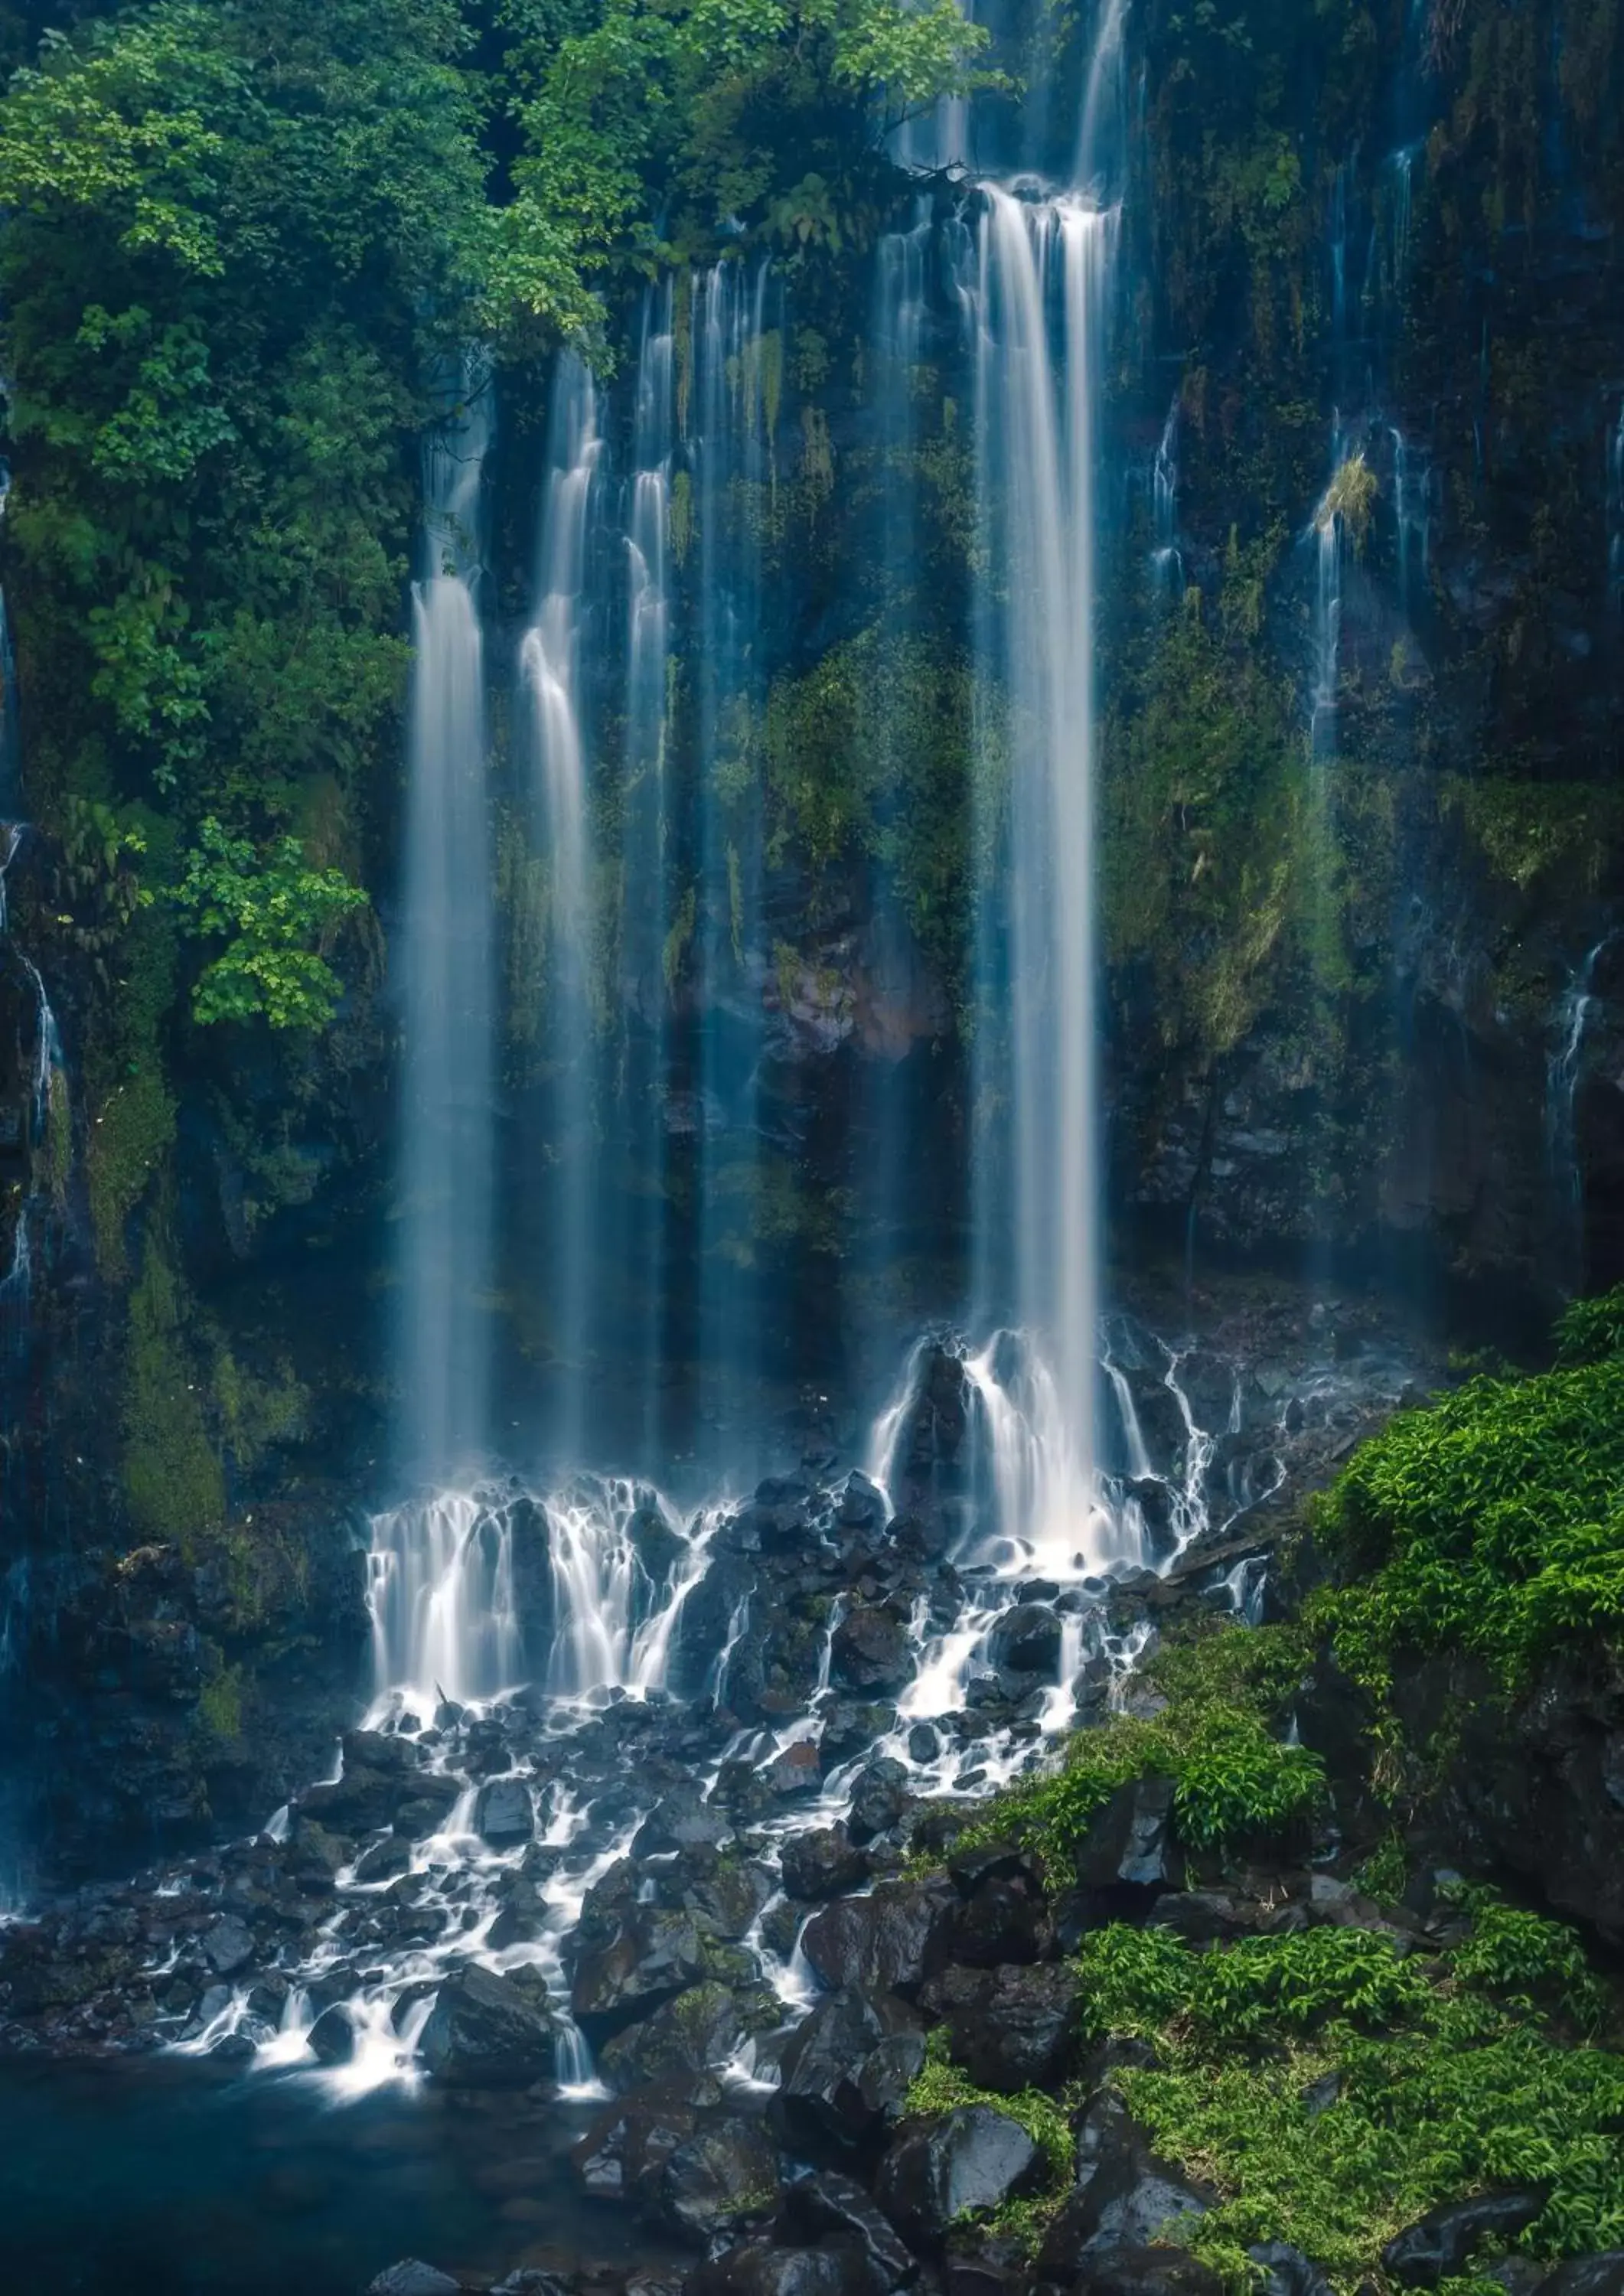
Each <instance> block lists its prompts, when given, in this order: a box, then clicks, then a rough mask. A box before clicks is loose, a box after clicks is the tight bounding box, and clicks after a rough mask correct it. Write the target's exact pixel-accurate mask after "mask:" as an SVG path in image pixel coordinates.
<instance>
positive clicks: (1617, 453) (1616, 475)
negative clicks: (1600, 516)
mask: <svg viewBox="0 0 1624 2296" xmlns="http://www.w3.org/2000/svg"><path fill="white" fill-rule="evenodd" d="M1607 597H1608V603H1610V604H1611V606H1612V611H1613V612H1614V613H1615V614H1618V615H1620V616H1624V401H1620V406H1619V420H1618V424H1617V427H1616V428H1615V430H1613V431H1612V435H1611V437H1610V438H1609V439H1608V441H1607Z"/></svg>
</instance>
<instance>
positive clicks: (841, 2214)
mask: <svg viewBox="0 0 1624 2296" xmlns="http://www.w3.org/2000/svg"><path fill="white" fill-rule="evenodd" d="M778 2231H779V2233H780V2234H781V2235H782V2236H783V2238H785V2239H787V2240H790V2241H799V2242H804V2243H812V2242H816V2241H817V2240H819V2239H822V2238H823V2237H824V2236H825V2235H830V2234H834V2235H844V2236H848V2237H850V2238H852V2239H855V2240H856V2241H857V2243H859V2245H860V2246H861V2248H862V2251H863V2254H864V2257H865V2260H866V2262H867V2265H868V2267H869V2273H870V2277H871V2280H872V2281H873V2282H874V2284H875V2285H876V2286H877V2287H879V2288H883V2289H888V2290H889V2289H893V2288H903V2287H906V2285H907V2284H908V2282H909V2281H911V2280H912V2279H914V2278H915V2276H916V2275H917V2273H918V2270H919V2267H918V2265H917V2264H916V2263H915V2259H914V2258H913V2257H912V2256H911V2255H910V2254H909V2253H908V2251H907V2250H906V2248H905V2247H904V2245H903V2243H901V2241H899V2240H898V2237H897V2235H896V2233H895V2232H894V2231H893V2229H892V2227H891V2226H890V2223H889V2222H888V2221H887V2219H886V2218H885V2217H884V2216H882V2214H881V2212H880V2210H878V2209H877V2208H876V2207H875V2206H874V2202H873V2201H871V2200H870V2198H869V2196H868V2194H866V2193H865V2191H864V2189H863V2187H862V2185H858V2184H856V2183H854V2182H853V2180H852V2179H851V2178H850V2177H842V2176H841V2175H840V2173H839V2172H838V2171H837V2170H835V2169H823V2170H821V2171H819V2172H818V2173H817V2174H816V2175H813V2176H809V2177H797V2178H796V2180H795V2182H794V2183H793V2184H792V2185H791V2186H790V2187H789V2189H788V2190H787V2192H786V2193H785V2194H784V2196H783V2207H782V2209H781V2210H780V2211H779V2218H778Z"/></svg>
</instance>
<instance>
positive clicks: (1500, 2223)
mask: <svg viewBox="0 0 1624 2296" xmlns="http://www.w3.org/2000/svg"><path fill="white" fill-rule="evenodd" d="M1546 2198H1547V2195H1546V2194H1545V2193H1543V2192H1540V2191H1537V2190H1534V2189H1533V2188H1531V2187H1528V2188H1522V2189H1519V2190H1515V2191H1512V2192H1505V2193H1484V2194H1480V2195H1479V2196H1478V2197H1477V2198H1476V2199H1475V2200H1470V2201H1453V2202H1448V2204H1447V2205H1446V2206H1444V2207H1443V2208H1438V2209H1430V2210H1428V2211H1427V2214H1426V2215H1425V2216H1424V2217H1422V2218H1419V2219H1418V2220H1417V2222H1415V2224H1413V2225H1410V2226H1407V2227H1406V2229H1405V2230H1404V2231H1403V2232H1401V2233H1399V2234H1398V2236H1397V2237H1396V2238H1395V2239H1393V2240H1390V2241H1389V2242H1388V2243H1387V2246H1386V2247H1385V2248H1384V2249H1383V2250H1382V2265H1383V2266H1384V2267H1385V2268H1386V2270H1387V2272H1388V2273H1389V2274H1390V2276H1391V2277H1392V2278H1393V2279H1395V2280H1397V2281H1398V2283H1399V2284H1400V2285H1401V2286H1403V2287H1406V2288H1436V2287H1437V2285H1438V2284H1439V2281H1440V2280H1447V2279H1450V2278H1453V2277H1454V2276H1455V2275H1456V2274H1457V2273H1458V2272H1460V2271H1461V2270H1462V2269H1463V2267H1464V2265H1465V2264H1466V2262H1467V2260H1468V2259H1469V2258H1470V2257H1472V2255H1474V2254H1475V2253H1476V2251H1478V2250H1479V2249H1480V2248H1481V2247H1482V2246H1483V2244H1484V2243H1485V2242H1487V2241H1490V2240H1492V2241H1496V2242H1505V2241H1510V2240H1514V2239H1515V2238H1516V2236H1517V2235H1518V2234H1519V2233H1520V2232H1526V2231H1527V2230H1528V2227H1529V2226H1530V2225H1531V2224H1532V2223H1533V2221H1534V2219H1535V2218H1536V2217H1537V2216H1538V2215H1539V2214H1540V2212H1541V2211H1542V2210H1543V2209H1544V2207H1545V2204H1546Z"/></svg>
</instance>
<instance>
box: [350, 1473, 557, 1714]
mask: <svg viewBox="0 0 1624 2296" xmlns="http://www.w3.org/2000/svg"><path fill="white" fill-rule="evenodd" d="M368 1579H369V1587H368V1607H369V1609H370V1610H371V1612H372V1620H373V1679H374V1681H375V1683H376V1685H377V1688H378V1692H379V1693H380V1695H381V1696H385V1697H387V1696H388V1695H389V1694H390V1693H395V1694H396V1695H397V1698H398V1701H400V1702H404V1703H405V1705H406V1707H407V1708H408V1709H409V1710H411V1711H413V1712H414V1713H417V1714H418V1715H420V1716H423V1717H428V1716H431V1715H432V1713H433V1711H434V1709H435V1708H436V1707H437V1706H439V1704H440V1702H441V1701H442V1700H444V1699H451V1700H453V1701H455V1702H456V1703H457V1704H458V1705H465V1704H466V1703H468V1702H470V1701H471V1700H475V1699H481V1698H490V1697H493V1696H494V1695H495V1694H496V1693H497V1692H498V1691H500V1690H504V1689H506V1688H508V1687H509V1686H510V1685H512V1684H513V1683H514V1682H515V1681H517V1679H518V1678H519V1672H520V1667H521V1638H520V1634H519V1622H518V1617H517V1612H516V1610H515V1606H514V1601H513V1526H512V1522H511V1520H510V1518H509V1515H508V1513H507V1512H506V1510H505V1509H504V1508H503V1507H501V1506H492V1505H487V1504H486V1503H485V1502H484V1501H482V1500H481V1499H480V1498H479V1497H476V1496H475V1495H473V1494H472V1493H469V1492H462V1491H445V1492H441V1493H439V1494H438V1495H437V1496H436V1497H433V1498H431V1499H428V1500H424V1501H420V1502H415V1503H414V1504H413V1505H409V1506H403V1507H397V1508H395V1509H393V1510H392V1511H391V1512H390V1513H386V1514H381V1515H375V1516H374V1517H373V1525H372V1546H371V1550H370V1553H369V1555H368Z"/></svg>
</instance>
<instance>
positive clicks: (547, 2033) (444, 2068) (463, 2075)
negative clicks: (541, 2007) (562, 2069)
mask: <svg viewBox="0 0 1624 2296" xmlns="http://www.w3.org/2000/svg"><path fill="white" fill-rule="evenodd" d="M419 2046H420V2047H421V2049H422V2057H423V2062H424V2063H425V2064H426V2065H427V2066H428V2068H429V2071H431V2073H432V2074H433V2075H434V2077H435V2079H437V2080H440V2081H444V2082H445V2083H447V2086H451V2087H463V2088H507V2087H524V2086H525V2085H527V2084H528V2083H529V2082H530V2081H533V2080H540V2079H545V2076H546V2075H547V2074H548V2073H550V2072H551V2071H552V2070H553V2062H554V2038H553V2027H552V2024H551V2022H550V2021H549V2020H548V2019H547V2018H545V2016H543V2015H541V2014H540V2013H538V2012H537V2010H536V2009H534V2008H533V2007H532V2006H531V2005H530V2004H529V2002H528V2001H527V2000H526V1999H525V1997H524V1996H523V1995H522V1994H521V1992H520V1991H519V1990H518V1989H517V1987H516V1986H514V1985H513V1984H512V1983H511V1982H510V1980H508V1979H507V1978H505V1977H497V1976H496V1975H495V1974H494V1973H493V1972H491V1971H489V1970H488V1969H480V1968H479V1967H478V1966H477V1965H475V1964H471V1965H470V1966H469V1967H467V1968H466V1969H460V1970H457V1971H455V1972H454V1973H453V1974H452V1975H451V1976H449V1977H447V1979H445V1980H444V1981H443V1982H442V1983H441V1985H440V1987H439V1991H438V1993H437V1994H436V1996H435V1999H434V2006H433V2008H432V2009H431V2011H430V2013H429V2021H428V2023H427V2024H426V2025H425V2026H424V2027H423V2030H422V2041H421V2043H420V2044H419Z"/></svg>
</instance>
